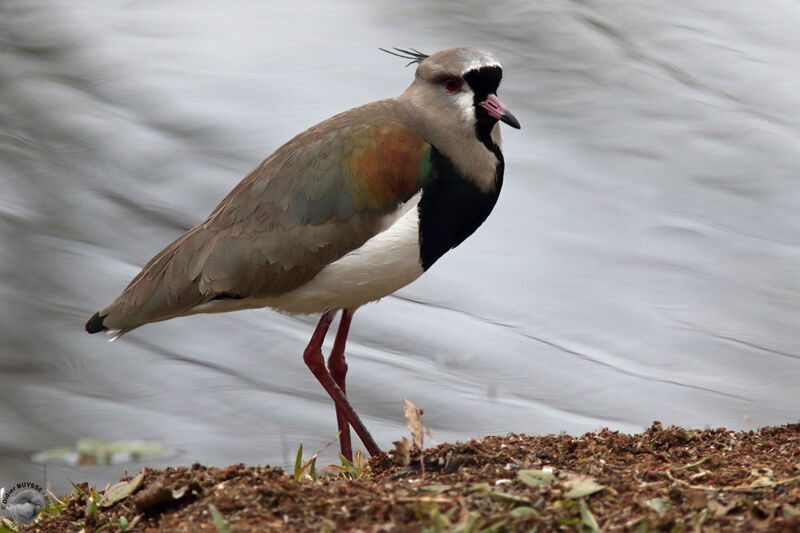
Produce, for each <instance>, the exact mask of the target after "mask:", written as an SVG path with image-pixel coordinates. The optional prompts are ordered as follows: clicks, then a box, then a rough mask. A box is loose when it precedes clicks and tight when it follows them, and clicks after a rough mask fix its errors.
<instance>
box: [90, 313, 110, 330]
mask: <svg viewBox="0 0 800 533" xmlns="http://www.w3.org/2000/svg"><path fill="white" fill-rule="evenodd" d="M104 318H105V316H103V317H101V316H100V312H99V311H98V312H97V313H95V314H94V315H92V318H90V319H89V321H88V322H87V323H86V331H87V332H89V333H100V332H101V331H105V330H107V329H108V328H107V327H105V326H104V325H103V319H104Z"/></svg>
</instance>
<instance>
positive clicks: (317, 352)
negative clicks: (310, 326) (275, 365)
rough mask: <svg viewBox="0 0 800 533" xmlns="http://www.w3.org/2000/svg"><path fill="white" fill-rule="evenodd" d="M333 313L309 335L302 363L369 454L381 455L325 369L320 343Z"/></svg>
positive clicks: (329, 312) (326, 314) (327, 314)
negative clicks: (354, 431)
mask: <svg viewBox="0 0 800 533" xmlns="http://www.w3.org/2000/svg"><path fill="white" fill-rule="evenodd" d="M333 313H334V312H332V311H328V312H327V313H325V314H324V315H322V318H320V319H319V324H317V329H315V330H314V334H313V335H311V340H310V341H309V343H308V346H306V349H305V352H303V361H305V363H306V366H308V368H309V370H311V372H312V373H313V374H314V377H316V378H317V380H318V381H319V382H320V384H321V385H322V386H323V387H324V388H325V391H326V392H327V393H328V395H329V396H330V397H331V399H332V400H333V402H334V404H335V405H336V411H337V412H340V413H342V414H343V415H344V417H345V418H346V419H347V421H348V422H350V425H351V426H353V429H355V430H356V434H357V435H358V436H359V438H360V439H361V442H363V443H364V446H366V448H367V451H368V452H369V454H370V455H377V454H379V453H381V450H380V448H378V445H377V444H375V441H374V440H373V439H372V435H370V434H369V431H367V428H366V427H364V424H363V423H362V422H361V419H360V418H358V415H357V414H356V412H355V411H353V407H352V406H351V405H350V402H348V401H347V397H345V395H344V393H343V392H342V389H340V388H339V386H338V385H337V384H336V382H335V381H334V380H333V378H332V377H331V375H330V374H329V373H328V370H327V369H326V368H325V359H324V358H323V357H322V342H323V341H324V340H325V334H326V333H327V332H328V328H329V327H330V325H331V320H332V319H333Z"/></svg>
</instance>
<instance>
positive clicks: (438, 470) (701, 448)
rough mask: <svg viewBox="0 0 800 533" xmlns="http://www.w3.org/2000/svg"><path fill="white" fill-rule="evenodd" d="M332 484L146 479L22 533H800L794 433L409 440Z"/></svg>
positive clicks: (799, 451)
mask: <svg viewBox="0 0 800 533" xmlns="http://www.w3.org/2000/svg"><path fill="white" fill-rule="evenodd" d="M338 471H339V475H338V476H336V475H332V474H331V475H327V476H325V475H323V474H322V473H318V474H317V475H315V477H316V479H312V478H311V477H310V476H309V475H308V473H306V474H304V475H302V476H298V478H299V479H298V480H295V476H293V475H291V474H288V473H285V472H284V471H283V470H281V469H279V468H275V467H269V466H266V467H262V466H247V465H243V464H239V465H233V466H229V467H227V468H212V467H205V466H202V465H199V464H195V465H193V466H191V467H177V468H168V469H166V470H151V469H145V470H144V471H143V476H142V477H141V478H139V479H138V480H134V483H128V484H125V483H123V484H121V485H120V486H118V487H117V488H115V489H113V490H107V491H106V493H107V499H108V500H109V501H106V502H105V503H103V502H101V503H103V504H104V505H108V506H107V507H103V506H102V505H100V506H96V505H95V504H96V500H97V498H98V497H99V496H100V495H98V494H97V493H96V492H93V491H92V490H91V489H90V488H89V487H87V486H86V485H85V484H84V485H82V486H79V488H78V489H76V491H74V492H73V493H72V494H71V495H69V496H68V497H66V498H64V499H63V500H62V502H63V504H64V507H63V508H62V509H60V510H59V511H58V512H53V513H52V514H48V516H43V517H42V518H41V519H40V521H39V523H37V524H32V525H30V526H27V527H22V528H20V529H21V530H22V531H38V532H65V531H81V530H83V531H85V532H87V533H92V532H96V531H100V530H101V529H102V530H103V531H107V532H117V531H128V532H130V531H136V532H147V533H155V532H170V533H175V532H209V533H217V532H226V531H230V532H262V531H382V532H392V531H411V532H422V531H539V532H545V531H637V532H638V531H669V532H672V531H765V532H797V531H800V424H789V425H786V426H780V427H767V428H763V429H761V430H759V431H749V432H734V431H727V430H725V429H713V430H702V431H701V430H686V429H681V428H678V427H669V428H663V427H662V426H661V424H659V423H658V422H655V423H654V424H653V425H652V427H650V428H649V429H648V430H646V431H645V432H644V433H642V434H639V435H627V434H622V433H619V432H616V431H609V430H608V429H604V430H602V431H600V432H599V433H587V434H586V435H583V436H582V437H571V436H568V435H547V436H540V437H536V436H528V435H516V434H511V435H508V436H505V437H488V438H485V439H481V440H472V441H469V442H466V443H457V444H442V445H440V446H437V447H436V448H432V449H427V450H424V452H420V451H419V450H418V449H416V448H414V449H411V450H409V446H408V443H407V441H406V443H405V445H404V444H400V445H398V446H397V447H396V449H395V450H394V451H393V453H390V454H380V455H378V456H376V457H373V458H372V459H371V460H370V461H369V463H368V464H367V465H366V466H364V467H363V468H359V467H352V468H349V469H348V470H347V471H343V470H342V469H341V468H339V469H338ZM131 479H133V478H127V479H126V480H124V481H130V480H131ZM118 490H121V491H122V492H121V493H118V494H116V496H114V494H115V493H116V492H117V491H118ZM125 492H131V494H129V495H125ZM109 494H110V496H108V495H109ZM115 498H116V499H118V500H119V501H113V500H114V499H115ZM93 500H94V501H93ZM215 515H216V517H215ZM125 522H127V526H126V524H125Z"/></svg>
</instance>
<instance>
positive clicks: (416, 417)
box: [403, 398, 425, 450]
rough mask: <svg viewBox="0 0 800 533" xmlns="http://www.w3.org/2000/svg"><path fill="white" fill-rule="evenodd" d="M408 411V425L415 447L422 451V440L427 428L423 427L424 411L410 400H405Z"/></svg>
mask: <svg viewBox="0 0 800 533" xmlns="http://www.w3.org/2000/svg"><path fill="white" fill-rule="evenodd" d="M403 404H404V405H405V409H406V425H408V430H409V431H410V432H411V439H412V442H413V443H414V446H416V447H417V448H419V449H420V450H421V449H422V439H423V435H424V434H425V428H423V427H422V409H420V408H419V407H417V406H416V405H414V404H413V403H412V402H411V401H410V400H409V399H408V398H406V399H404V400H403Z"/></svg>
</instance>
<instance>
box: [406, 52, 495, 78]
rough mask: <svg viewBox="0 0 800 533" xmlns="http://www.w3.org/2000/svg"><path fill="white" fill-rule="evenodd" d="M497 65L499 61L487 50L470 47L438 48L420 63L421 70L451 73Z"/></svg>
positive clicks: (462, 72) (419, 68)
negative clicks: (437, 50)
mask: <svg viewBox="0 0 800 533" xmlns="http://www.w3.org/2000/svg"><path fill="white" fill-rule="evenodd" d="M493 66H496V67H499V66H500V61H498V59H497V58H496V57H495V55H494V54H493V53H491V52H489V51H487V50H481V49H480V48H472V47H466V46H465V47H460V48H449V49H447V50H440V51H439V52H436V53H435V54H432V55H431V56H430V57H428V58H427V59H425V60H424V61H423V62H422V63H420V65H419V67H418V70H421V71H427V72H432V71H445V72H450V73H453V74H464V73H466V72H469V71H470V70H474V69H479V68H481V67H493Z"/></svg>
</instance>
